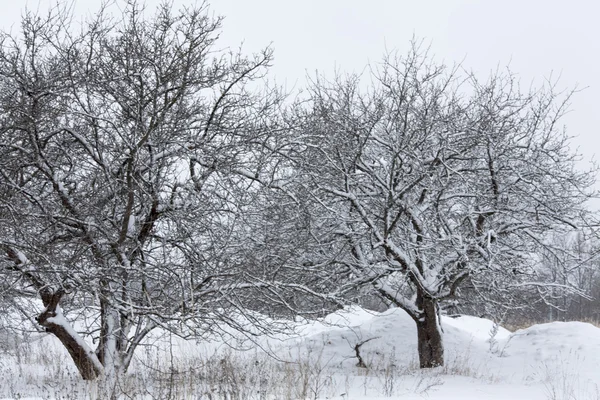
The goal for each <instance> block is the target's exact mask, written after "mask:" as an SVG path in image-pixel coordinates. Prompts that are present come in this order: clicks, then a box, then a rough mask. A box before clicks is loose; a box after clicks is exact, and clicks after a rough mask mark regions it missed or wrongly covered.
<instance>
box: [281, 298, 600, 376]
mask: <svg viewBox="0 0 600 400" xmlns="http://www.w3.org/2000/svg"><path fill="white" fill-rule="evenodd" d="M325 321H326V322H327V323H330V324H331V323H335V325H333V326H331V325H330V326H328V325H327V324H324V323H312V325H309V326H307V327H305V328H304V331H303V332H304V335H303V336H302V337H300V338H296V339H295V340H293V341H291V342H290V341H288V342H286V343H285V344H284V345H283V346H284V347H285V348H287V350H285V349H281V350H282V351H281V352H279V353H280V354H287V355H288V356H289V357H291V358H295V359H298V358H299V359H302V358H303V357H308V358H313V359H317V358H318V359H319V360H321V361H323V362H324V363H326V364H327V365H328V366H330V367H336V368H340V369H344V370H349V369H356V368H357V367H356V364H357V362H358V358H357V357H356V346H357V345H359V346H360V347H359V351H360V354H361V357H362V358H363V360H364V361H365V363H366V364H367V365H368V366H369V367H370V368H374V369H375V368H378V369H379V368H388V367H389V366H394V368H406V369H407V370H411V369H414V368H416V366H417V365H418V355H417V350H416V349H417V331H416V326H415V323H414V321H413V320H412V319H411V318H410V317H409V316H408V314H406V313H405V312H404V311H402V310H400V309H391V310H388V311H386V312H383V313H376V312H367V311H365V310H363V309H360V308H358V307H353V308H348V309H345V310H343V311H340V312H337V313H335V314H333V315H330V316H329V317H327V318H326V320H325ZM344 322H345V323H346V324H345V325H344ZM442 328H443V338H444V348H445V360H446V366H445V367H444V371H445V373H448V374H457V375H465V376H469V377H476V378H481V377H485V378H486V379H487V380H488V381H490V382H491V381H494V382H496V381H501V382H505V383H514V384H522V385H529V384H532V383H538V384H539V383H542V382H544V383H545V384H548V382H550V384H552V383H553V382H556V380H557V379H565V380H566V379H571V380H574V381H577V385H579V386H581V387H596V385H600V374H598V373H597V366H598V365H600V329H599V328H597V327H595V326H593V325H591V324H587V323H581V322H554V323H548V324H541V325H534V326H532V327H530V328H527V329H522V330H519V331H517V332H515V333H511V332H510V331H508V330H506V329H505V328H502V327H498V329H497V332H496V333H495V335H493V328H494V322H493V321H490V320H487V319H483V318H477V317H472V316H461V317H458V318H449V317H442ZM294 349H295V350H294Z"/></svg>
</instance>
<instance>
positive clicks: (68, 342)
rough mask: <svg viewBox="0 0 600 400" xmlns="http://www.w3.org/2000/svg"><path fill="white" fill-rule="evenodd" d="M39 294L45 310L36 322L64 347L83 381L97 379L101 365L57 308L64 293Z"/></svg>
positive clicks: (101, 371) (100, 373)
mask: <svg viewBox="0 0 600 400" xmlns="http://www.w3.org/2000/svg"><path fill="white" fill-rule="evenodd" d="M40 294H41V297H42V301H43V303H44V306H45V307H46V309H45V310H44V311H43V312H42V313H41V314H40V315H39V316H38V317H37V318H36V319H37V322H38V323H39V324H40V325H41V326H43V327H44V328H45V329H46V331H47V332H49V333H52V334H53V335H54V336H56V337H57V338H58V340H60V342H61V343H62V344H63V346H65V348H66V349H67V351H68V352H69V355H70V356H71V358H72V359H73V362H74V363H75V366H77V369H78V370H79V373H80V374H81V377H82V378H83V379H84V380H86V381H91V380H94V379H96V378H98V377H99V376H100V375H102V373H103V370H104V369H103V367H102V364H101V363H100V361H99V360H98V358H97V357H96V354H95V353H94V352H93V351H92V349H90V348H89V346H88V345H87V344H86V343H85V341H84V340H83V338H81V337H80V336H79V335H78V334H77V332H75V331H74V330H73V328H72V327H71V325H70V324H69V323H68V322H67V320H66V319H65V318H64V316H63V315H62V312H61V310H60V308H59V305H58V303H59V302H60V299H61V298H62V296H63V295H64V292H63V291H62V290H60V289H59V290H57V291H52V290H50V289H45V290H42V291H40Z"/></svg>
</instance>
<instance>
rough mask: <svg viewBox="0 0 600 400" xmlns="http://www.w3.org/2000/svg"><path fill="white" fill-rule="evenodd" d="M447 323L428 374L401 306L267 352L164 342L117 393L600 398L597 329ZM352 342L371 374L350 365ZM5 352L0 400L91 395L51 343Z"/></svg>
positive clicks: (359, 313) (356, 312) (314, 329)
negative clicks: (440, 351) (439, 360)
mask: <svg viewBox="0 0 600 400" xmlns="http://www.w3.org/2000/svg"><path fill="white" fill-rule="evenodd" d="M442 326H443V330H444V343H445V351H446V365H445V366H444V367H441V368H437V369H434V370H429V371H420V370H419V369H418V368H417V367H416V365H417V354H416V328H415V326H414V323H413V321H412V320H411V319H410V317H408V315H407V314H405V313H404V312H402V311H401V310H398V309H394V310H389V311H386V312H384V313H372V312H367V311H365V310H363V309H360V308H350V309H346V310H344V311H341V312H338V313H335V314H332V315H330V316H328V317H327V318H326V319H325V320H324V321H322V322H311V323H305V324H301V325H299V326H298V329H297V330H298V334H297V335H295V336H294V335H279V336H278V337H276V338H260V339H259V340H258V344H259V345H260V347H261V348H262V350H261V349H259V348H257V349H254V350H249V351H248V350H246V351H239V350H234V349H231V348H230V347H228V346H224V345H223V344H222V343H219V341H213V342H210V343H206V342H201V343H195V342H192V341H183V340H181V339H178V338H174V337H163V338H159V339H156V341H155V342H154V345H153V346H148V347H146V348H142V349H140V351H139V354H138V356H137V358H136V363H135V364H134V365H133V366H132V370H131V373H130V377H128V378H127V381H126V382H124V383H123V391H124V392H126V393H128V395H129V396H130V397H129V398H165V399H167V398H173V399H178V398H186V399H187V398H189V399H196V398H207V399H218V398H227V399H236V398H238V399H250V398H256V399H332V400H333V399H343V400H347V399H357V400H371V399H392V398H393V399H431V400H438V399H439V400H441V399H444V400H452V399H461V400H470V399H476V400H484V399H511V400H516V399H527V400H537V399H540V400H542V399H550V400H559V399H564V400H592V399H595V400H598V399H600V369H599V367H600V329H598V328H596V327H594V326H593V325H590V324H586V323H580V322H566V323H562V322H554V323H549V324H542V325H535V326H532V327H530V328H527V329H523V330H519V331H517V332H514V333H511V332H509V331H507V330H506V329H504V328H501V327H497V326H496V327H495V326H494V324H493V323H492V322H491V321H489V320H485V319H480V318H476V317H469V316H463V317H459V318H447V317H443V320H442ZM363 342H364V343H363ZM358 343H363V344H362V345H361V346H360V355H361V357H362V358H363V360H364V362H365V364H366V365H367V368H359V367H357V366H356V364H357V361H358V359H357V357H356V352H355V346H356V345H357V344H358ZM170 345H172V350H170ZM19 346H20V347H19ZM4 347H5V350H0V398H2V397H4V398H20V399H24V398H36V399H38V398H43V399H47V398H71V399H79V398H81V399H83V398H88V394H89V393H92V396H91V397H92V398H94V397H93V394H94V393H96V391H97V390H98V389H97V388H96V387H95V386H94V384H87V383H83V382H81V381H80V380H79V378H78V377H77V374H76V371H75V369H74V367H73V366H72V365H71V363H70V360H69V359H68V356H67V355H66V354H65V352H64V351H63V350H62V349H61V348H60V346H58V344H57V341H56V340H54V339H53V338H51V337H40V338H36V340H35V341H34V342H29V343H24V342H23V343H20V344H19V345H18V346H17V347H16V348H15V347H13V348H11V347H10V346H8V345H7V346H4ZM264 351H267V352H270V353H272V355H274V356H275V357H276V358H277V359H278V360H275V359H273V358H270V357H267V356H265V355H264ZM157 382H162V383H160V384H157ZM28 396H29V397H28ZM123 398H127V397H123Z"/></svg>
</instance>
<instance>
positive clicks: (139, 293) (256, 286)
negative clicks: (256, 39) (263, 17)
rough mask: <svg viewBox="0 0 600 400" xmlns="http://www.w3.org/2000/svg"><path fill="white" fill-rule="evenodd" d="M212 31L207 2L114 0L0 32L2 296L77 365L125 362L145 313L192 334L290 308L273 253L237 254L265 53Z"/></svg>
mask: <svg viewBox="0 0 600 400" xmlns="http://www.w3.org/2000/svg"><path fill="white" fill-rule="evenodd" d="M219 28H220V19H218V18H213V17H211V16H210V13H209V12H208V11H207V8H206V7H205V6H200V7H199V8H186V9H184V10H183V11H181V12H180V13H173V12H172V11H171V10H170V6H169V5H164V6H162V7H160V8H158V11H157V13H156V14H155V15H154V16H152V17H150V18H148V17H147V16H146V15H145V12H144V11H143V10H141V9H140V8H139V7H138V6H137V4H136V3H135V2H128V3H127V4H125V7H124V12H123V14H122V16H120V17H119V18H118V19H116V20H115V19H111V18H109V13H108V12H107V11H106V10H103V11H101V12H100V13H99V14H98V15H97V16H96V17H95V18H93V19H92V20H91V21H89V22H87V23H84V24H83V25H82V26H75V25H74V24H71V18H70V15H69V13H68V12H66V11H65V10H64V9H63V8H61V7H60V6H59V7H58V8H56V9H53V10H52V11H51V12H50V14H49V15H48V16H47V17H43V18H41V17H39V16H37V15H34V14H30V13H27V14H25V17H24V19H23V21H22V32H21V33H20V35H18V36H11V35H10V34H2V36H1V38H0V39H1V43H0V44H1V46H0V182H1V185H0V196H1V199H0V232H2V236H1V237H0V245H1V247H2V250H3V253H2V260H1V264H0V265H1V268H2V269H1V270H0V271H1V273H2V279H3V281H4V282H5V283H4V285H5V286H6V289H7V290H8V289H10V292H6V291H5V292H4V293H10V294H11V296H22V297H24V298H25V297H28V298H31V297H32V296H39V297H40V298H41V300H42V302H43V306H44V309H43V310H42V311H41V312H40V313H39V314H38V315H31V313H34V312H35V310H31V309H27V310H24V311H25V312H28V313H30V315H28V317H30V318H31V319H33V317H35V319H36V320H37V322H38V323H39V325H41V326H42V327H44V328H45V329H46V330H47V331H48V332H50V333H52V334H54V335H55V336H56V337H57V338H58V339H60V341H61V342H62V343H63V344H64V346H65V347H66V348H67V349H68V351H69V353H70V355H71V356H72V358H73V360H74V362H75V364H76V365H77V367H78V369H79V371H80V372H81V375H82V377H83V378H84V379H95V378H97V377H98V376H100V375H104V376H108V377H111V376H112V377H114V376H116V375H117V374H118V373H120V372H123V371H125V370H126V369H127V367H128V365H129V363H130V361H131V359H132V356H133V353H134V351H135V349H136V347H137V346H138V345H139V344H140V343H141V342H142V340H143V339H144V338H145V337H146V335H147V334H148V333H149V332H150V331H152V330H153V329H154V328H155V327H157V326H160V327H162V328H165V329H177V330H178V332H179V333H183V332H188V333H189V332H191V333H193V334H196V333H198V334H202V333H203V332H206V331H214V330H218V329H221V328H222V327H223V326H225V325H227V324H228V325H230V326H233V327H234V328H239V329H245V328H246V327H247V325H245V324H244V323H243V322H244V321H243V320H242V319H240V318H241V317H240V318H238V317H237V316H239V315H240V314H243V313H244V312H245V311H244V310H247V308H246V307H247V306H248V305H250V306H251V307H252V308H253V310H254V311H263V309H264V308H265V307H270V306H276V305H278V304H279V305H280V306H281V307H283V308H285V307H288V308H287V309H286V311H287V312H289V311H290V305H289V304H284V303H285V302H284V298H285V297H286V296H287V297H290V296H291V294H287V295H286V296H283V297H281V298H278V297H277V292H276V290H275V286H274V284H273V281H274V280H275V279H277V280H278V282H279V283H281V282H282V281H283V280H284V278H285V276H286V275H285V274H284V273H283V272H282V270H281V268H282V267H281V266H280V265H275V263H272V264H265V265H259V266H257V265H254V266H253V267H252V268H250V267H251V266H250V265H249V263H247V262H246V259H244V257H243V256H244V254H247V253H248V251H247V247H244V246H245V243H244V242H242V240H243V239H244V238H248V236H249V234H248V235H245V234H244V232H249V231H250V230H251V227H249V225H247V222H248V221H249V218H248V215H246V214H245V213H246V212H247V211H248V210H249V209H250V208H252V207H253V209H256V206H254V205H253V202H255V201H256V200H257V199H258V198H260V196H259V193H260V192H261V190H262V191H265V190H267V189H268V190H276V189H273V188H271V187H270V186H271V184H270V182H269V179H270V178H269V177H270V176H273V174H274V167H275V166H276V164H275V163H273V162H272V159H271V158H270V157H271V151H270V150H269V149H270V148H273V146H272V145H271V139H272V137H273V135H274V132H277V130H278V129H280V127H278V126H277V124H278V122H277V121H278V117H277V115H278V113H279V109H280V105H281V100H282V96H281V95H280V94H279V93H278V91H276V90H270V89H265V90H262V89H261V90H258V88H259V85H258V84H254V83H253V82H255V81H256V80H257V79H259V78H262V77H263V76H264V74H265V73H266V69H267V67H268V65H269V63H270V62H271V52H270V50H266V51H264V52H262V53H259V54H256V55H253V56H250V57H246V56H244V55H242V54H241V53H238V52H228V51H225V52H223V51H220V50H219V49H218V48H217V47H215V40H216V38H217V35H218V30H219ZM249 84H252V88H249ZM263 175H264V176H265V177H264V178H263ZM275 186H276V185H275ZM271 265H272V266H273V268H275V267H277V272H278V273H274V272H273V271H267V270H266V268H267V267H269V266H271ZM259 267H260V268H259ZM293 283H294V285H293V286H290V290H296V289H299V288H300V289H301V288H302V287H301V285H300V283H301V281H300V280H299V279H296V278H295V279H294V282H293ZM3 288H4V287H3ZM261 293H263V294H264V295H265V296H267V297H268V298H269V299H270V300H269V301H261V300H260V296H261ZM67 298H68V299H69V300H70V301H71V302H72V303H73V304H74V306H75V307H79V308H81V307H84V306H85V307H87V315H92V316H93V315H98V316H99V321H98V322H97V323H96V324H95V325H92V326H91V327H90V328H89V330H88V331H87V332H85V333H88V334H93V335H94V340H96V341H97V347H96V349H95V350H92V349H91V348H90V346H89V345H88V343H87V342H86V341H85V340H83V338H82V336H81V335H80V334H79V333H78V332H76V331H75V330H74V329H73V327H72V325H71V324H70V322H69V321H68V318H67V317H68V316H67V317H65V315H64V313H63V311H62V308H61V304H63V303H64V301H63V300H64V299H67ZM251 315H252V314H251V313H247V314H246V317H247V318H246V322H248V323H258V322H260V320H257V319H253V318H251Z"/></svg>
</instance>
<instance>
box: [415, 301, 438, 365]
mask: <svg viewBox="0 0 600 400" xmlns="http://www.w3.org/2000/svg"><path fill="white" fill-rule="evenodd" d="M417 306H418V307H419V308H420V309H421V310H423V313H422V314H421V316H420V317H419V318H416V319H415V322H416V323H417V335H418V349H419V366H420V367H421V368H435V367H440V366H442V365H444V343H443V341H442V332H441V330H440V324H439V321H438V314H437V302H436V300H434V299H432V298H430V297H427V296H424V295H423V294H422V293H421V292H420V291H419V292H418V293H417Z"/></svg>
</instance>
